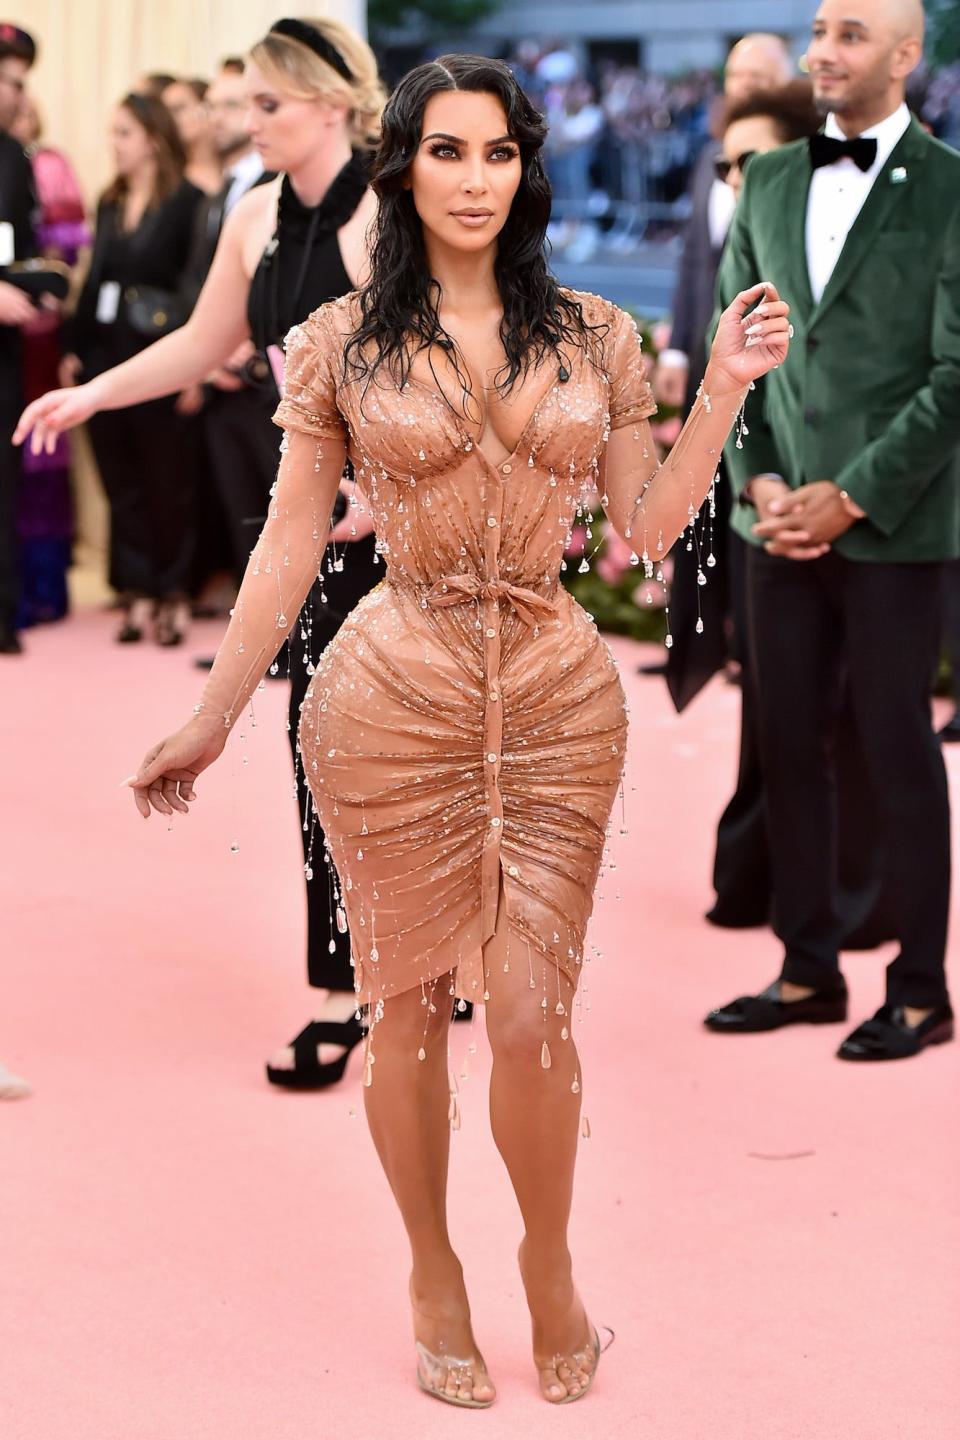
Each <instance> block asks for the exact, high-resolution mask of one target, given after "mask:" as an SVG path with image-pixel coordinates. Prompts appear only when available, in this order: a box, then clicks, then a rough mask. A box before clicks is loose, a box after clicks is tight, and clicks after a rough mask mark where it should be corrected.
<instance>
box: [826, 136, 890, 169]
mask: <svg viewBox="0 0 960 1440" xmlns="http://www.w3.org/2000/svg"><path fill="white" fill-rule="evenodd" d="M809 145H810V164H811V165H812V166H813V168H814V170H819V169H820V166H821V165H835V164H836V162H837V161H838V160H842V159H843V157H844V156H845V155H847V156H849V158H850V159H851V160H852V161H853V163H854V165H856V166H857V167H858V168H859V169H860V170H869V169H870V166H871V165H872V164H873V162H874V160H876V158H877V142H876V140H868V139H867V138H866V136H864V135H858V136H857V138H856V139H855V140H835V139H834V137H833V136H832V135H811V136H810V140H809Z"/></svg>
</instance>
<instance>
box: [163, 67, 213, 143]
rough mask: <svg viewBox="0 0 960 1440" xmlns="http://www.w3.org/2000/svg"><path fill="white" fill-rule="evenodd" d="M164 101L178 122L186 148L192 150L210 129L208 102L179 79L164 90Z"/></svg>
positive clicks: (178, 128)
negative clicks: (198, 96) (199, 97)
mask: <svg viewBox="0 0 960 1440" xmlns="http://www.w3.org/2000/svg"><path fill="white" fill-rule="evenodd" d="M163 103H164V105H166V107H167V109H168V110H169V111H170V114H171V115H172V116H173V118H174V121H175V122H176V126H177V130H178V131H179V132H180V139H181V140H182V141H183V144H184V148H185V149H186V150H187V151H190V150H192V149H193V147H194V146H195V145H196V144H197V143H198V142H199V141H200V140H202V139H203V137H204V136H205V135H206V134H208V132H209V129H210V112H209V111H208V110H207V106H206V102H205V101H203V100H198V99H197V97H196V95H195V94H194V92H193V90H191V88H190V86H189V85H183V84H182V83H181V82H180V81H179V80H178V81H177V82H176V83H175V84H174V85H168V86H167V88H166V90H164V92H163Z"/></svg>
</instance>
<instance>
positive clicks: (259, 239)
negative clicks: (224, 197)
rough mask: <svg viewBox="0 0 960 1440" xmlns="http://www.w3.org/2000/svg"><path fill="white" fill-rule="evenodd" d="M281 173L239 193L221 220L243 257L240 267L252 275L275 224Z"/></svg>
mask: <svg viewBox="0 0 960 1440" xmlns="http://www.w3.org/2000/svg"><path fill="white" fill-rule="evenodd" d="M280 184H281V177H280V176H277V178H276V179H275V180H268V181H267V183H266V184H264V185H254V187H253V189H252V190H248V191H247V193H246V195H243V196H241V198H240V199H239V200H238V201H237V203H236V205H234V207H233V209H232V210H231V211H230V214H229V215H228V216H227V218H226V220H225V221H224V226H223V234H224V237H225V238H226V237H229V241H230V243H232V244H233V245H235V246H236V247H237V249H238V250H239V251H240V254H241V256H242V258H243V268H244V271H245V272H246V274H247V275H248V276H250V275H252V274H253V272H254V270H255V269H256V268H257V265H258V263H259V260H260V256H261V255H262V254H263V250H264V246H265V245H266V244H267V243H268V241H269V239H270V237H271V235H272V234H273V232H274V230H275V229H276V226H277V200H278V197H279V195H280Z"/></svg>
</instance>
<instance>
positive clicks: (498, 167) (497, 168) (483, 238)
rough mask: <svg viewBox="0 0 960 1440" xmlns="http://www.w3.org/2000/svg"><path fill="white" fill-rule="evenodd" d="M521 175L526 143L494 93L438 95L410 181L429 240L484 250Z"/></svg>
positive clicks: (429, 112) (504, 215)
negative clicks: (513, 133) (510, 127)
mask: <svg viewBox="0 0 960 1440" xmlns="http://www.w3.org/2000/svg"><path fill="white" fill-rule="evenodd" d="M520 176H521V164H520V147H519V146H518V145H517V143H516V141H514V140H512V139H511V138H510V136H509V135H508V134H507V117H506V113H505V111H504V109H503V106H502V104H501V103H500V101H499V99H498V98H497V97H496V96H495V95H486V94H474V93H473V92H471V91H463V90H449V91H447V90H445V91H442V92H441V93H440V94H438V95H433V96H431V98H430V99H429V100H428V101H427V105H426V108H425V110H424V112H423V126H422V131H421V136H420V144H419V146H418V147H417V151H416V153H415V155H414V157H413V161H412V163H411V165H410V169H409V170H408V172H407V176H406V180H405V183H406V184H407V186H408V187H409V188H410V189H411V191H412V192H413V203H414V205H415V206H416V210H417V214H418V215H419V216H420V219H421V220H422V222H423V228H424V231H425V233H426V235H427V236H428V237H432V238H433V239H435V240H438V241H440V242H442V243H443V244H444V245H448V246H450V248H451V249H454V250H464V251H477V250H483V249H484V248H485V247H486V246H487V245H490V244H491V243H492V242H493V241H494V240H495V239H496V237H497V236H498V235H499V233H500V231H501V230H502V229H503V227H504V225H505V224H506V221H507V216H508V215H509V214H510V206H511V205H512V204H513V197H514V196H515V195H516V193H517V189H518V187H519V185H520Z"/></svg>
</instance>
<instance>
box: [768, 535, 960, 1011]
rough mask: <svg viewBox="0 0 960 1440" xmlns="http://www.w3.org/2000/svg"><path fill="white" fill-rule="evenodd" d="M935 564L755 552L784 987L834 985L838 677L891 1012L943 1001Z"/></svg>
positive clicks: (946, 854)
mask: <svg viewBox="0 0 960 1440" xmlns="http://www.w3.org/2000/svg"><path fill="white" fill-rule="evenodd" d="M942 569H943V567H942V566H941V565H939V564H913V565H909V564H869V563H864V562H856V561H850V560H846V559H844V557H843V556H841V555H838V554H837V553H836V552H835V551H830V552H829V553H828V554H827V555H824V556H822V557H821V558H820V559H819V560H815V561H804V562H800V561H792V560H784V559H778V558H776V557H774V556H770V555H767V553H766V552H765V551H764V550H762V549H759V548H755V547H752V548H751V550H750V554H749V560H748V607H749V625H750V638H751V644H752V647H753V655H754V660H755V663H756V669H757V693H756V700H757V710H758V716H759V737H760V751H761V760H762V764H763V774H764V783H765V791H766V808H767V827H768V837H769V842H770V858H771V873H772V879H773V892H774V929H775V931H776V933H777V935H778V936H779V937H780V939H781V940H782V941H783V944H784V947H785V951H786V954H785V958H784V963H783V971H782V975H783V978H784V979H786V980H790V981H792V982H794V983H795V984H799V985H814V986H818V987H824V988H827V987H830V986H835V985H837V984H838V983H839V978H840V974H839V959H838V952H839V949H840V945H841V940H842V935H843V919H842V916H841V913H840V906H839V902H838V864H837V802H836V795H837V746H836V737H837V728H838V719H839V715H840V710H841V704H842V695H843V687H844V680H846V686H847V691H848V694H849V699H850V704H851V707H852V711H853V717H854V721H855V724H856V729H857V734H858V735H859V738H860V746H861V751H862V756H863V760H864V762H865V767H866V771H867V774H868V776H869V779H870V785H871V789H872V792H873V799H874V804H875V806H876V814H877V818H878V822H879V827H880V831H881V844H882V855H883V864H884V880H883V886H884V893H885V896H886V902H887V904H888V906H889V910H890V915H891V917H892V921H893V925H894V929H895V934H896V938H897V940H898V941H899V944H900V953H899V954H898V956H897V957H896V959H895V960H894V961H893V962H892V963H891V965H890V966H889V967H888V969H887V998H888V999H889V1001H890V1002H891V1003H893V1004H905V1005H916V1006H930V1005H936V1004H939V1003H940V1002H941V1001H942V1000H944V999H945V998H946V980H945V977H944V953H945V950H946V939H947V915H948V909H949V897H950V812H949V801H948V796H947V780H946V771H945V769H944V764H943V756H942V754H941V751H940V747H939V745H938V743H937V740H936V737H935V735H934V733H933V727H932V723H931V714H930V676H931V673H932V666H933V661H934V656H935V654H936V649H937V645H938V641H939V629H940V608H941V581H942Z"/></svg>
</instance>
